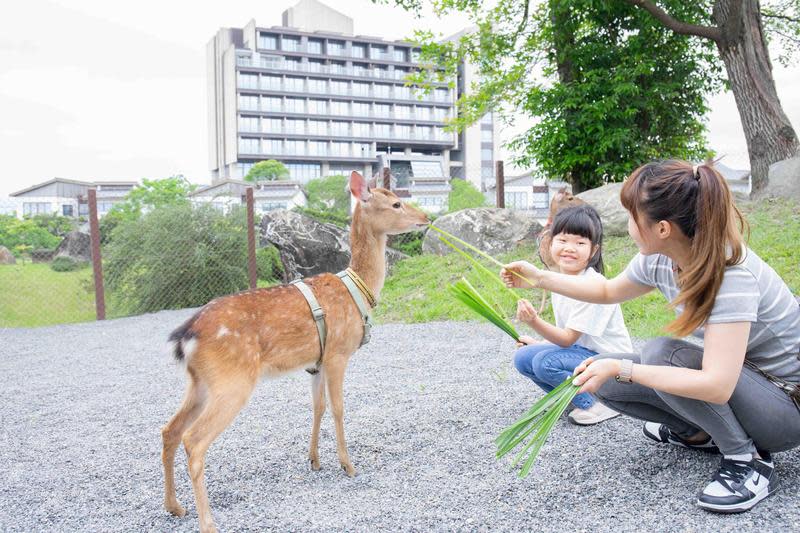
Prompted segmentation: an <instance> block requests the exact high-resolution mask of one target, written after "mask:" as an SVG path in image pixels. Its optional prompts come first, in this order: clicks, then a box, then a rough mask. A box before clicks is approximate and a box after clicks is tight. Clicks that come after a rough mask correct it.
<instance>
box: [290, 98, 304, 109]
mask: <svg viewBox="0 0 800 533" xmlns="http://www.w3.org/2000/svg"><path fill="white" fill-rule="evenodd" d="M286 112H287V113H305V112H306V101H305V100H303V99H302V98H287V99H286Z"/></svg>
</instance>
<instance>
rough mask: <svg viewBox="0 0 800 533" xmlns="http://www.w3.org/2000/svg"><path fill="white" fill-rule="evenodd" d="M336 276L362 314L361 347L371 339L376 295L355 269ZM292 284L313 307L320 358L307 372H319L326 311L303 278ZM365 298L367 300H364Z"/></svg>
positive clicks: (310, 306)
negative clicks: (371, 317)
mask: <svg viewBox="0 0 800 533" xmlns="http://www.w3.org/2000/svg"><path fill="white" fill-rule="evenodd" d="M336 276H337V277H338V278H339V279H340V280H342V283H344V286H345V287H347V291H348V292H349V293H350V297H351V298H353V302H355V304H356V307H358V312H359V313H360V314H361V319H362V320H363V321H364V336H363V337H362V338H361V344H359V345H358V347H359V348H360V347H362V346H364V345H365V344H367V343H368V342H369V340H370V336H371V330H372V322H371V321H370V316H369V310H370V309H371V308H373V307H375V303H376V302H375V296H374V295H373V294H372V291H371V290H370V289H369V287H367V285H366V283H364V280H362V279H361V277H359V275H358V274H356V273H355V271H353V269H351V268H347V269H346V270H343V271H341V272H339V273H337V274H336ZM291 285H294V286H295V287H296V288H297V290H299V291H300V294H302V295H303V297H304V298H305V299H306V303H308V307H309V308H310V309H311V316H313V317H314V324H315V325H316V326H317V334H318V335H319V359H317V363H316V364H315V365H314V366H313V367H310V368H306V372H308V373H309V374H312V375H313V374H317V373H318V372H319V369H320V367H321V366H322V356H323V355H324V354H325V341H326V339H327V336H328V330H327V328H326V326H325V311H324V310H323V309H322V306H321V305H320V304H319V301H318V300H317V298H316V296H314V291H312V290H311V287H309V286H308V285H307V284H306V283H305V282H304V281H303V280H301V279H298V280H295V281H293V282H292V283H291ZM365 299H366V302H365V301H364V300H365Z"/></svg>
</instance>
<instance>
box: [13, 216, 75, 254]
mask: <svg viewBox="0 0 800 533" xmlns="http://www.w3.org/2000/svg"><path fill="white" fill-rule="evenodd" d="M44 225H45V226H46V224H44ZM60 242H61V238H60V237H58V236H56V235H53V234H52V233H50V232H49V231H48V230H47V229H45V227H42V224H41V221H37V220H34V219H30V218H27V219H24V220H19V219H18V218H17V217H15V216H13V215H0V246H5V247H6V248H8V249H9V250H11V252H12V253H13V254H14V255H16V256H18V257H19V256H21V255H24V254H26V253H27V252H28V251H29V250H34V249H37V248H47V249H50V250H52V249H53V248H55V247H56V246H58V244H59V243H60Z"/></svg>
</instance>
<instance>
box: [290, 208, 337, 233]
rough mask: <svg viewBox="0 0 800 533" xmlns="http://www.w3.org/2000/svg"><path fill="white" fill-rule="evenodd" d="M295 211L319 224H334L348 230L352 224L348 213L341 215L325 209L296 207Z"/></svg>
mask: <svg viewBox="0 0 800 533" xmlns="http://www.w3.org/2000/svg"><path fill="white" fill-rule="evenodd" d="M294 211H296V212H298V213H300V214H302V215H306V216H307V217H311V218H313V219H314V220H316V221H317V222H322V223H325V224H334V225H336V226H339V227H340V228H346V227H347V225H348V224H350V216H349V215H348V214H347V213H341V212H337V211H333V210H323V209H310V208H308V207H295V208H294Z"/></svg>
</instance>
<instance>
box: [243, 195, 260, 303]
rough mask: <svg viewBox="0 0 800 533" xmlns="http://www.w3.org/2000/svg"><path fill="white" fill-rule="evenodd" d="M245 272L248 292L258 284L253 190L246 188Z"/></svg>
mask: <svg viewBox="0 0 800 533" xmlns="http://www.w3.org/2000/svg"><path fill="white" fill-rule="evenodd" d="M246 196H247V272H248V273H249V274H250V290H254V289H255V288H256V286H257V283H258V273H257V271H256V224H255V217H254V216H253V188H252V187H248V188H247V194H246Z"/></svg>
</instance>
